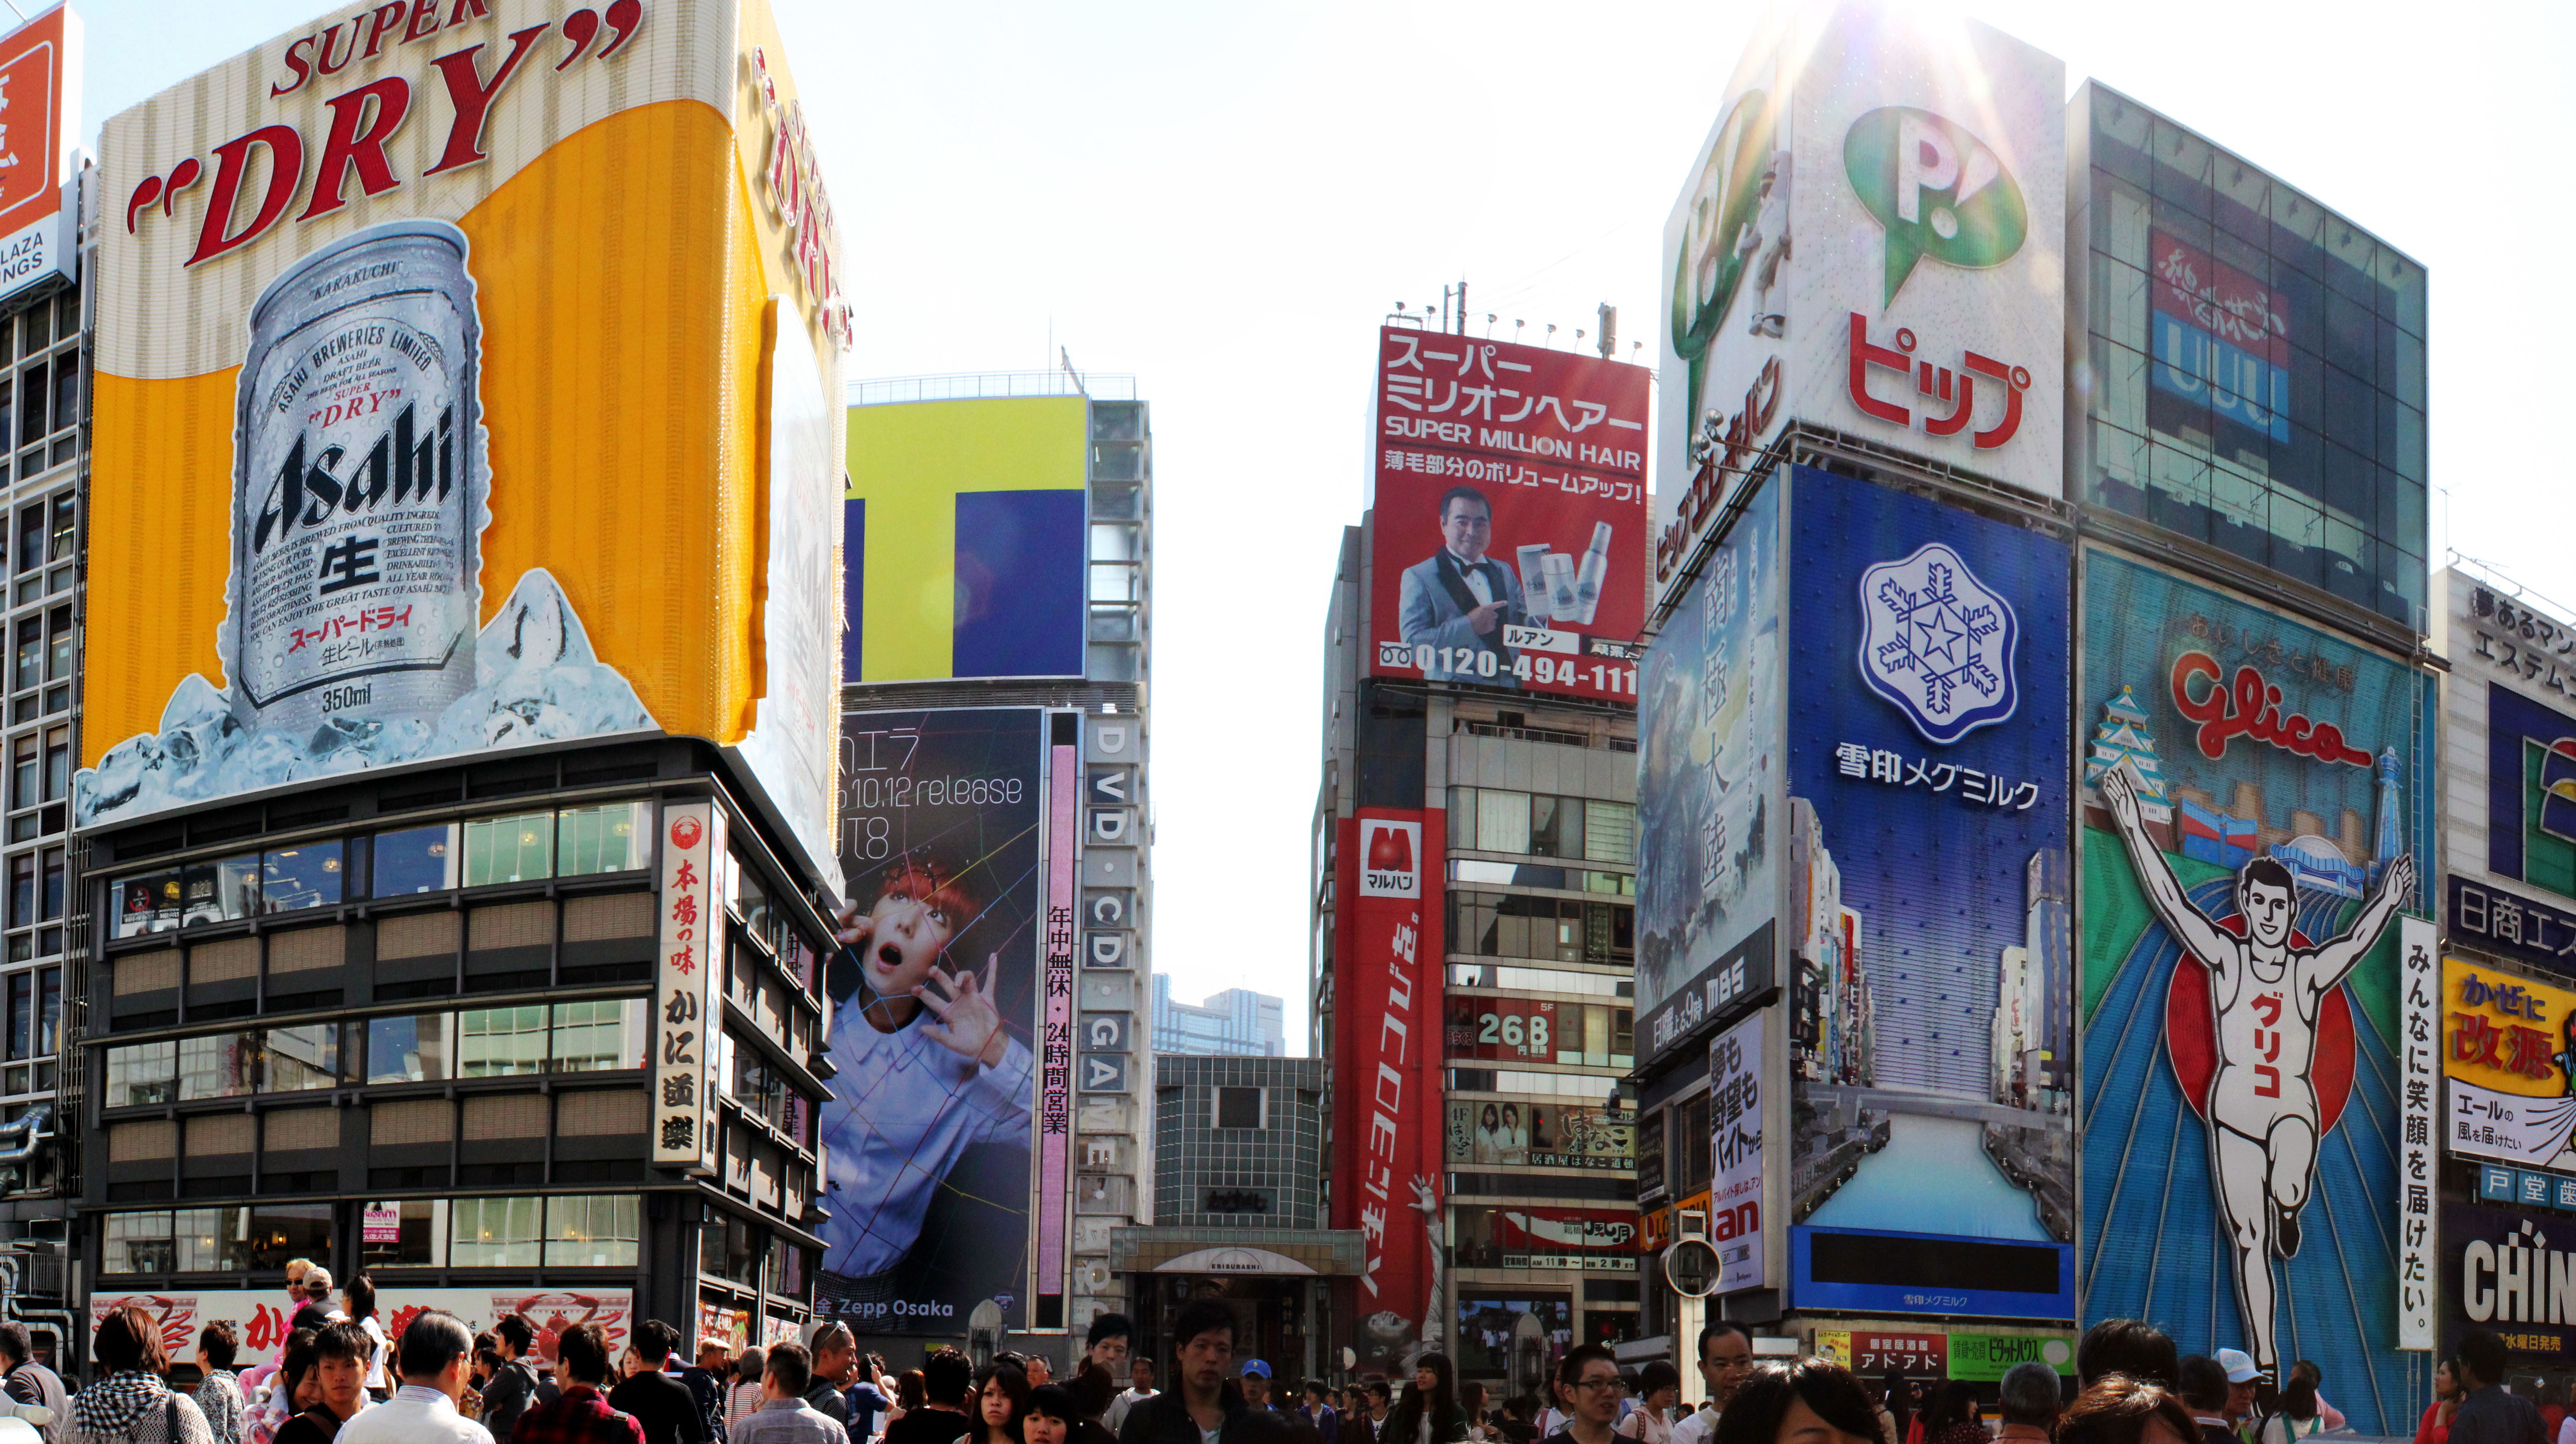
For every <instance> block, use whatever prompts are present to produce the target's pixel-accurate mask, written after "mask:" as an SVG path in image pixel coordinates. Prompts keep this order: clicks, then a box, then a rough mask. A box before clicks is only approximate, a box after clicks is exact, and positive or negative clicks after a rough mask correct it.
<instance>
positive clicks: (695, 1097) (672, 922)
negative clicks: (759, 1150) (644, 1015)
mask: <svg viewBox="0 0 2576 1444" xmlns="http://www.w3.org/2000/svg"><path fill="white" fill-rule="evenodd" d="M730 857H731V853H730V852H729V850H728V849H727V847H726V845H725V815H724V810H723V809H722V808H720V807H718V806H716V805H715V804H714V803H711V802H674V803H670V804H668V805H666V806H664V807H663V809H662V895H661V910H662V921H661V948H660V951H659V953H658V954H657V959H658V960H657V961H656V963H655V964H654V972H655V980H654V989H653V1162H654V1163H655V1164H656V1165H657V1166H660V1167H663V1168H683V1169H687V1170H688V1171H690V1172H692V1173H713V1172H715V1167H716V1126H715V1117H714V1113H713V1110H714V1108H715V1096H714V1095H715V1090H714V1088H713V1086H712V1080H711V1079H710V1078H709V1077H708V1073H707V1066H708V1061H709V1059H710V1058H711V1057H712V1056H713V1049H712V1047H711V1046H710V1044H711V1040H712V1038H713V1037H714V1035H715V1034H716V1033H717V1032H718V1031H720V1029H719V1024H718V1019H719V1018H720V1017H721V1016H722V1015H721V1013H720V1012H719V1009H720V1008H721V1007H722V1004H721V1003H719V1002H718V1001H717V998H716V995H715V992H714V988H713V980H714V978H715V977H716V976H717V975H718V974H720V973H721V972H722V971H723V969H724V948H725V926H724V918H725V911H724V900H723V897H722V895H721V894H720V893H719V892H718V891H717V890H716V887H715V873H716V869H717V867H718V866H719V864H721V863H723V862H725V861H727V860H728V859H729V858H730Z"/></svg>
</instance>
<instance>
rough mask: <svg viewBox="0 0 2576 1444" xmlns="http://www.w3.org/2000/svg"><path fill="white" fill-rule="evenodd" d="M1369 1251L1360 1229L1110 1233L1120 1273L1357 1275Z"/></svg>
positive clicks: (1111, 1263)
mask: <svg viewBox="0 0 2576 1444" xmlns="http://www.w3.org/2000/svg"><path fill="white" fill-rule="evenodd" d="M1367 1266H1368V1250H1367V1246H1366V1242H1365V1240H1363V1239H1362V1238H1361V1236H1360V1232H1359V1230H1357V1229H1284V1228H1280V1229H1270V1228H1259V1229H1255V1228H1121V1229H1113V1230H1111V1232H1110V1235H1109V1267H1110V1268H1111V1269H1113V1270H1115V1271H1117V1272H1119V1273H1158V1274H1249V1275H1255V1276H1265V1277H1271V1278H1312V1277H1316V1276H1318V1275H1327V1276H1344V1275H1347V1276H1357V1275H1358V1274H1359V1273H1360V1272H1362V1271H1363V1270H1364V1269H1365V1268H1367Z"/></svg>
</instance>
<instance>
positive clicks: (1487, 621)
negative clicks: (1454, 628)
mask: <svg viewBox="0 0 2576 1444" xmlns="http://www.w3.org/2000/svg"><path fill="white" fill-rule="evenodd" d="M1508 605H1510V604H1509V603H1507V602H1501V601H1493V602H1487V603H1485V604H1484V605H1483V606H1481V607H1478V608H1477V609H1476V610H1474V611H1472V612H1469V613H1468V614H1467V625H1468V626H1471V627H1473V628H1475V629H1476V635H1477V636H1479V637H1490V636H1492V635H1493V634H1494V628H1495V627H1497V626H1500V625H1501V624H1502V613H1503V608H1504V607H1506V606H1508Z"/></svg>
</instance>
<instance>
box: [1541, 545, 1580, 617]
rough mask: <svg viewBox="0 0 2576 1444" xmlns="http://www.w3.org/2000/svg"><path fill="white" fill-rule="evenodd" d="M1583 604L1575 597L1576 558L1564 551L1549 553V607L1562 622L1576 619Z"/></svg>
mask: <svg viewBox="0 0 2576 1444" xmlns="http://www.w3.org/2000/svg"><path fill="white" fill-rule="evenodd" d="M1580 606H1581V604H1580V603H1578V602H1577V601H1576V600H1575V598H1574V558H1572V557H1570V556H1567V555H1566V554H1565V553H1563V552H1549V553H1548V554H1547V609H1548V611H1549V612H1550V613H1551V614H1553V615H1554V617H1555V618H1556V620H1558V621H1560V622H1570V621H1573V620H1574V614H1575V612H1576V611H1578V610H1579V609H1580Z"/></svg>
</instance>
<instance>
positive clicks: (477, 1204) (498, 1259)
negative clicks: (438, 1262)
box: [447, 1198, 545, 1269]
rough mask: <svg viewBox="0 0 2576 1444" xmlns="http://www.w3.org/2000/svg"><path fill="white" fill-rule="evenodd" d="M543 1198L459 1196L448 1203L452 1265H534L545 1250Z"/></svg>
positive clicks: (477, 1266)
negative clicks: (451, 1223)
mask: <svg viewBox="0 0 2576 1444" xmlns="http://www.w3.org/2000/svg"><path fill="white" fill-rule="evenodd" d="M543 1213H544V1200H542V1199H536V1198H460V1199H457V1200H455V1201H454V1203H452V1204H451V1205H450V1206H449V1217H450V1218H451V1219H452V1220H453V1227H452V1228H451V1230H450V1233H449V1242H448V1251H447V1252H448V1263H449V1266H450V1267H453V1268H463V1269H471V1268H534V1267H536V1266H537V1263H538V1259H539V1255H540V1254H541V1253H542V1252H543V1243H544V1237H545V1232H544V1228H543V1226H542V1222H541V1220H542V1216H543Z"/></svg>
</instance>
